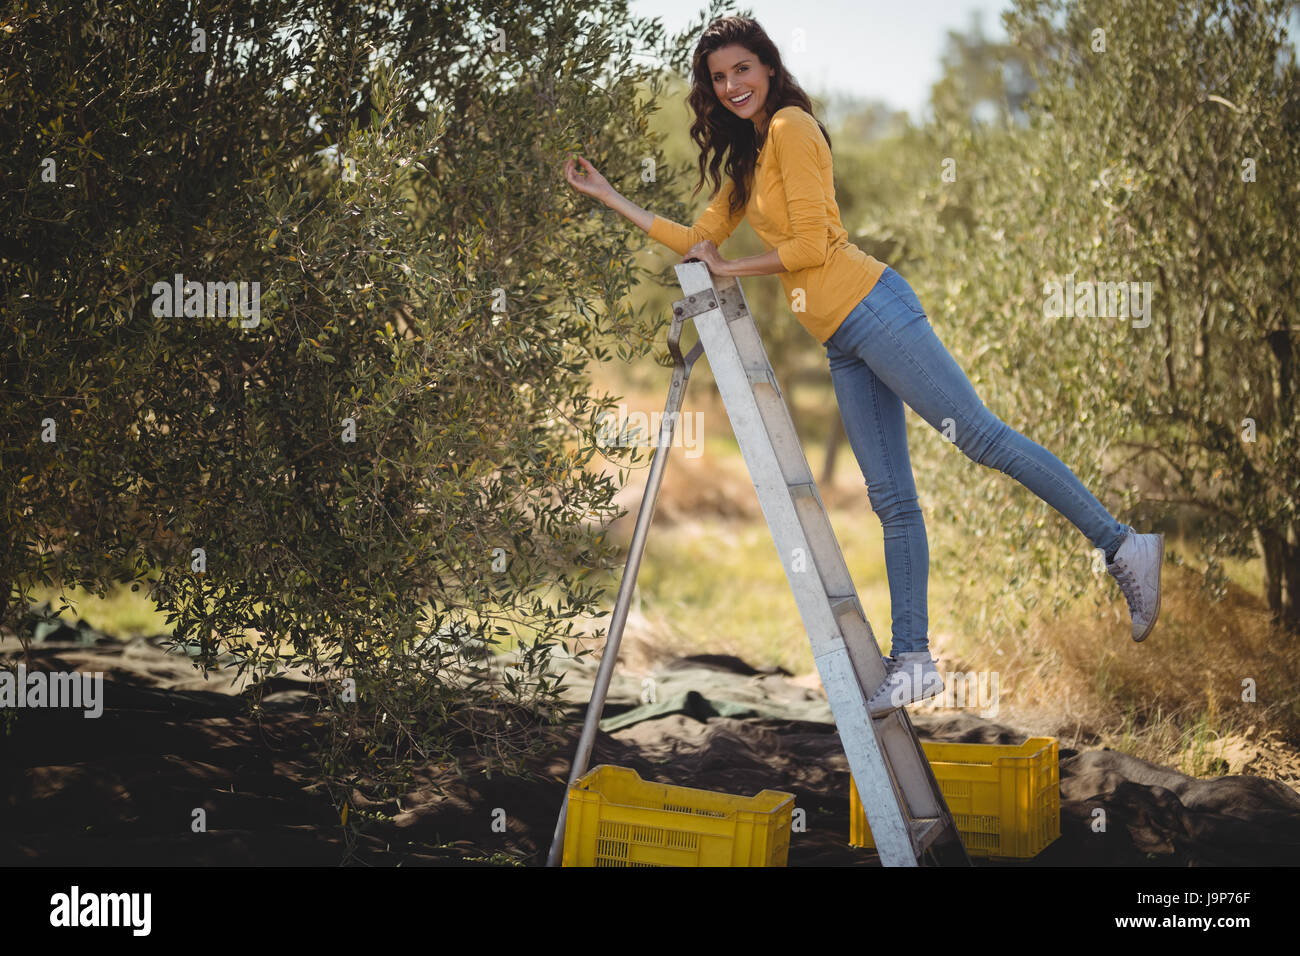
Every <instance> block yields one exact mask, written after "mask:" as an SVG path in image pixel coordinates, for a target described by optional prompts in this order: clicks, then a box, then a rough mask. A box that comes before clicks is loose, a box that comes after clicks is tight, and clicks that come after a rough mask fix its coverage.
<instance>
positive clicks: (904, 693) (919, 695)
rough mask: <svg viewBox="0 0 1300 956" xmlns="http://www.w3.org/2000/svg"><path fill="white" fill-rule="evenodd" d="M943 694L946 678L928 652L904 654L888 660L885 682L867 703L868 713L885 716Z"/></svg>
mask: <svg viewBox="0 0 1300 956" xmlns="http://www.w3.org/2000/svg"><path fill="white" fill-rule="evenodd" d="M942 691H943V677H942V676H940V674H939V669H938V668H937V667H935V661H934V660H933V658H931V657H930V652H929V651H913V652H903V653H901V654H899V655H898V656H897V657H886V658H885V679H884V681H883V682H882V683H881V685H880V686H879V687H878V688H876V690H875V692H874V693H873V694H872V695H871V697H870V698H868V700H867V712H868V713H869V714H870V715H871V716H872V717H883V716H885V715H886V714H888V713H891V712H893V711H895V710H897V709H898V708H899V707H902V706H903V705H904V704H913V703H916V702H917V701H918V700H927V699H929V698H931V697H936V696H938V695H939V694H940V693H941V692H942Z"/></svg>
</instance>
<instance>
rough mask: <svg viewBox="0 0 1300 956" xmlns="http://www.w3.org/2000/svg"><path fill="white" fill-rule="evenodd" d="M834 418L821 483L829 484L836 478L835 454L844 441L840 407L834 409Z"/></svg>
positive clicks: (827, 442) (828, 438)
mask: <svg viewBox="0 0 1300 956" xmlns="http://www.w3.org/2000/svg"><path fill="white" fill-rule="evenodd" d="M833 414H834V419H833V420H832V421H831V430H830V434H829V435H828V436H827V438H826V457H825V458H824V459H823V460H822V476H821V479H820V481H819V484H823V485H829V484H830V483H831V482H832V481H833V480H834V478H835V455H836V453H837V452H839V450H840V444H841V443H842V442H843V441H844V439H845V437H847V436H846V435H845V434H844V420H843V419H842V418H840V411H839V409H838V408H836V409H835V411H834V413H833Z"/></svg>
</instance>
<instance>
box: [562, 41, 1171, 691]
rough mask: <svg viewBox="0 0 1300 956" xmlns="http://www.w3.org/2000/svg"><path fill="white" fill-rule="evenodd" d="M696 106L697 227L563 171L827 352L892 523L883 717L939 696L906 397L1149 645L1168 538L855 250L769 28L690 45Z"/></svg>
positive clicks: (819, 138) (880, 511) (879, 503)
mask: <svg viewBox="0 0 1300 956" xmlns="http://www.w3.org/2000/svg"><path fill="white" fill-rule="evenodd" d="M689 102H690V104H691V107H692V108H693V110H694V112H695V122H694V123H693V124H692V126H691V138H692V139H693V140H694V141H695V142H696V143H698V144H699V145H700V157H699V168H700V183H699V185H697V186H696V191H697V192H698V191H699V189H700V187H701V186H703V184H704V175H705V165H706V159H707V157H708V156H709V154H710V153H712V159H711V161H709V162H708V166H709V174H710V176H711V177H712V179H713V183H714V195H713V198H712V200H711V201H710V202H709V206H708V208H707V209H706V210H705V211H704V212H703V214H702V215H701V216H700V217H699V219H697V220H696V221H695V223H694V224H693V225H691V226H689V227H688V226H683V225H681V224H679V223H675V222H672V221H671V220H668V219H664V218H663V217H661V216H656V215H654V214H652V213H650V212H647V211H646V210H644V209H642V208H640V207H639V206H637V205H636V204H634V203H631V202H629V201H628V200H627V199H625V198H624V197H622V196H620V195H619V194H618V192H617V191H616V190H614V188H613V187H612V186H610V184H609V183H608V182H607V181H606V180H605V178H604V177H602V176H601V175H600V173H598V172H597V171H596V170H595V169H594V168H593V167H592V166H591V164H590V163H588V162H587V161H586V160H585V159H582V158H581V157H579V159H580V161H581V163H582V165H583V168H584V170H585V176H579V175H578V173H577V171H576V170H575V169H574V166H573V161H572V160H570V161H569V163H568V165H567V167H566V176H567V177H568V180H569V183H570V184H571V185H572V186H573V188H574V189H577V190H578V191H579V192H583V193H586V194H587V195H590V196H594V197H595V198H597V199H599V200H600V201H601V202H603V203H604V204H605V205H607V206H609V207H610V208H611V209H614V210H615V211H617V212H619V213H621V214H622V215H624V216H625V217H627V218H628V219H630V220H631V221H632V222H634V223H636V225H637V226H639V227H640V228H642V229H644V230H645V231H646V232H647V233H648V234H649V235H650V237H651V238H653V239H655V240H657V241H659V242H662V243H663V244H664V245H666V246H668V247H670V248H671V249H673V250H674V251H675V252H677V253H679V254H681V255H683V256H685V257H687V258H696V259H699V260H701V261H703V262H704V263H706V264H707V265H708V267H709V269H710V271H711V272H713V273H714V274H715V275H730V276H746V275H769V274H779V275H780V277H781V284H782V285H783V286H784V288H785V292H786V295H787V297H788V301H789V305H790V309H791V311H792V312H793V313H794V315H795V318H797V319H798V321H799V322H800V323H801V324H802V325H803V327H804V328H805V329H806V330H807V331H808V332H809V334H811V335H813V336H814V337H815V338H816V339H817V341H818V342H819V343H821V344H822V346H823V347H825V349H826V357H827V361H828V363H829V367H830V373H831V381H832V384H833V385H834V388H835V395H836V400H837V402H838V404H839V411H840V417H841V419H842V420H843V422H844V427H845V432H846V434H847V435H848V438H849V443H850V445H851V446H852V448H853V452H854V455H855V456H856V457H857V459H858V463H859V464H860V465H861V467H862V474H863V478H864V479H865V480H866V484H867V492H868V495H869V497H870V500H871V507H872V509H873V510H874V511H875V512H876V515H877V516H878V517H879V518H880V521H881V524H882V526H883V528H884V541H885V565H886V571H887V573H888V577H889V595H890V609H891V613H892V616H893V635H892V640H891V642H890V650H891V653H892V655H893V657H891V658H887V659H886V674H887V676H886V678H885V680H884V682H883V683H882V684H881V686H880V687H878V688H876V689H875V691H874V693H872V694H871V695H870V699H869V701H868V708H869V710H870V712H871V714H872V716H881V715H882V714H885V713H888V712H889V711H891V710H894V709H896V708H898V707H899V706H901V705H903V704H907V703H911V702H914V701H919V700H924V699H926V698H928V697H933V696H935V695H937V694H939V693H940V692H942V691H943V687H944V685H943V680H942V678H941V677H940V676H939V673H938V670H937V668H936V666H935V663H936V662H935V661H934V660H933V659H932V658H931V656H930V651H929V636H928V633H927V631H928V624H929V618H928V614H927V584H928V575H929V545H928V542H927V538H926V533H925V524H924V520H923V517H922V513H921V508H920V505H919V503H918V501H917V497H916V485H915V482H914V480H913V477H912V465H911V460H910V457H909V453H908V447H907V423H906V418H905V416H904V411H903V408H904V403H906V404H907V405H908V406H910V407H911V408H912V409H913V410H914V411H915V412H916V413H917V414H918V415H920V416H921V417H922V418H923V419H924V420H925V421H926V422H927V423H928V424H929V425H930V426H931V427H933V428H935V429H936V430H938V431H940V432H941V433H942V434H943V435H944V437H945V438H946V439H947V440H949V441H952V442H953V443H954V444H955V445H956V446H957V447H958V448H959V449H960V450H961V451H962V452H963V453H964V454H965V455H966V456H967V457H968V458H970V459H971V460H973V461H976V462H978V463H979V464H982V465H985V466H987V467H989V468H996V469H997V470H999V471H1002V472H1004V473H1005V474H1007V475H1010V476H1011V477H1012V478H1015V479H1016V480H1017V481H1019V482H1020V483H1021V484H1023V485H1024V486H1025V487H1027V488H1028V489H1029V490H1030V491H1032V492H1034V494H1036V495H1037V496H1038V497H1039V498H1041V499H1042V500H1044V501H1046V502H1047V503H1048V504H1050V505H1051V506H1052V507H1053V508H1055V509H1056V510H1057V511H1058V512H1060V514H1062V515H1063V516H1064V517H1065V518H1067V519H1068V520H1069V521H1070V522H1071V523H1072V524H1074V526H1075V527H1076V528H1078V529H1079V530H1080V531H1081V532H1082V533H1083V534H1084V535H1085V536H1086V537H1087V538H1088V540H1089V541H1091V542H1092V544H1093V546H1094V547H1095V548H1096V549H1098V550H1099V551H1100V552H1101V553H1102V554H1103V555H1104V557H1105V559H1106V568H1107V570H1108V571H1110V573H1111V574H1112V575H1114V577H1115V579H1116V580H1117V581H1118V583H1119V586H1120V590H1121V591H1122V593H1123V595H1124V597H1125V599H1126V600H1127V602H1128V606H1129V612H1130V615H1131V618H1132V628H1131V632H1132V637H1133V640H1134V641H1142V640H1145V638H1146V636H1147V635H1148V634H1149V633H1150V632H1151V629H1152V627H1153V626H1154V625H1155V621H1156V617H1157V615H1158V614H1159V612H1160V572H1161V567H1162V565H1163V559H1164V536H1163V535H1159V534H1137V533H1136V532H1135V531H1134V530H1133V529H1132V528H1130V527H1129V526H1128V525H1124V524H1121V523H1120V522H1119V521H1117V520H1116V519H1115V518H1114V517H1113V516H1112V515H1111V514H1110V512H1109V511H1107V510H1106V508H1105V507H1104V506H1103V505H1102V504H1101V502H1100V501H1098V500H1097V498H1096V497H1094V496H1093V495H1092V493H1091V492H1089V491H1088V489H1087V488H1085V487H1084V486H1083V484H1082V483H1081V482H1080V481H1079V479H1078V478H1077V477H1076V476H1075V475H1074V473H1073V472H1072V471H1071V470H1070V469H1069V468H1068V467H1066V465H1065V464H1064V463H1063V462H1062V461H1061V460H1060V459H1059V458H1057V457H1056V456H1055V455H1053V454H1052V453H1051V452H1050V451H1048V450H1047V449H1046V448H1044V447H1042V446H1041V445H1039V444H1037V443H1035V442H1033V441H1031V440H1029V439H1028V438H1026V437H1025V436H1024V435H1021V434H1020V433H1019V432H1016V431H1014V430H1012V429H1011V428H1010V427H1008V426H1007V424H1006V423H1005V422H1003V421H1001V420H1000V419H998V418H997V416H995V415H994V414H993V413H992V412H991V411H990V410H989V409H988V408H987V407H986V406H985V405H984V403H983V401H981V399H980V397H979V395H977V394H976V392H975V389H974V387H973V386H972V385H971V383H970V380H969V379H968V378H967V376H966V374H965V372H963V371H962V369H961V367H960V366H959V365H958V364H957V362H956V360H955V359H954V358H953V357H952V355H951V354H949V352H948V350H947V349H946V348H945V347H944V345H943V343H942V342H941V341H940V340H939V338H938V336H937V335H936V334H935V332H934V329H932V328H931V327H930V322H929V319H928V318H927V316H926V314H925V309H924V308H923V307H922V305H921V302H920V300H919V299H918V298H917V296H916V293H915V292H913V291H912V288H911V286H909V285H908V283H907V282H906V280H904V279H903V277H902V276H900V275H899V274H898V273H897V272H895V271H894V270H893V269H892V268H890V267H888V266H887V265H885V264H884V263H882V262H879V261H878V260H876V259H875V258H873V257H872V256H869V255H867V254H866V253H865V252H863V251H862V250H861V249H859V248H858V247H857V246H855V245H854V244H853V243H851V242H850V241H849V237H848V233H847V231H846V230H845V229H844V226H843V225H842V224H841V222H840V211H839V207H838V206H837V204H836V202H835V183H834V173H833V170H832V165H831V148H830V147H831V140H830V136H829V134H827V132H826V130H825V129H824V128H823V127H822V125H821V123H820V122H818V121H817V119H816V117H814V116H813V113H812V107H811V104H810V103H809V100H808V97H807V95H806V94H805V93H804V92H803V90H802V89H800V88H799V85H798V83H796V82H795V81H794V79H793V78H792V77H791V76H790V75H789V74H788V73H787V72H786V70H785V68H784V66H783V65H782V63H781V55H780V53H779V51H777V49H776V46H775V45H774V44H773V43H772V41H771V39H770V38H769V37H768V36H767V34H766V33H765V32H764V31H763V28H762V27H761V26H759V25H758V24H757V23H756V22H755V21H753V20H751V19H749V18H746V17H723V18H721V19H719V20H715V21H713V22H712V23H710V24H709V26H708V27H707V28H706V29H705V31H704V34H703V36H701V38H700V41H699V43H698V44H697V46H696V48H695V54H694V61H693V77H692V84H691V92H690V95H689ZM724 153H725V172H726V176H725V182H721V183H720V180H721V179H723V177H722V176H721V175H720V173H719V170H720V168H721V167H722V166H723V160H724ZM746 216H747V217H748V218H749V221H750V224H751V225H752V226H753V227H754V231H755V232H756V233H757V234H758V236H759V238H760V239H762V240H763V242H764V244H765V245H767V246H768V250H769V251H768V252H766V253H764V254H763V255H760V256H750V257H747V258H744V259H737V260H734V261H728V260H726V259H724V258H723V257H722V255H721V254H720V253H719V252H718V248H717V247H718V245H719V244H721V243H722V242H723V241H724V240H726V239H727V237H728V236H730V235H731V233H732V232H733V231H734V230H735V228H736V226H738V225H739V224H740V220H741V219H743V218H745V217H746Z"/></svg>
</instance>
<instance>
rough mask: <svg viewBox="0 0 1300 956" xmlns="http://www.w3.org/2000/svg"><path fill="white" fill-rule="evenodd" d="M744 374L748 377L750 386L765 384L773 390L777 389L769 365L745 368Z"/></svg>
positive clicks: (774, 377)
mask: <svg viewBox="0 0 1300 956" xmlns="http://www.w3.org/2000/svg"><path fill="white" fill-rule="evenodd" d="M745 375H746V376H747V377H748V378H749V384H750V385H751V386H754V385H766V386H768V387H769V388H771V389H772V391H774V392H776V391H779V389H777V387H776V376H774V375H773V374H772V369H771V368H770V367H769V368H746V369H745Z"/></svg>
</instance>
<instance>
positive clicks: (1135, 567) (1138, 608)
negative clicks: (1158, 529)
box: [1106, 532, 1165, 641]
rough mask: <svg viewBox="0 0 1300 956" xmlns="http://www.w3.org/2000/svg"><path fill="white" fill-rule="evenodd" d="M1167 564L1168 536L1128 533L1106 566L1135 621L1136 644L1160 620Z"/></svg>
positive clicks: (1134, 634) (1142, 639) (1134, 637)
mask: <svg viewBox="0 0 1300 956" xmlns="http://www.w3.org/2000/svg"><path fill="white" fill-rule="evenodd" d="M1164 563H1165V536H1164V535H1163V534H1137V533H1136V532H1129V534H1128V536H1127V537H1125V538H1124V540H1123V542H1122V543H1121V544H1120V546H1119V550H1118V551H1116V552H1115V560H1114V561H1107V562H1106V570H1107V571H1109V572H1110V573H1111V574H1112V575H1114V577H1115V580H1116V581H1118V582H1119V587H1120V590H1121V591H1123V592H1124V599H1125V600H1126V601H1127V602H1128V612H1129V616H1130V617H1131V618H1132V620H1133V640H1135V641H1144V640H1146V637H1147V635H1148V634H1150V633H1151V628H1153V627H1155V626H1156V618H1157V617H1159V616H1160V571H1161V569H1162V568H1163V567H1164Z"/></svg>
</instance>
